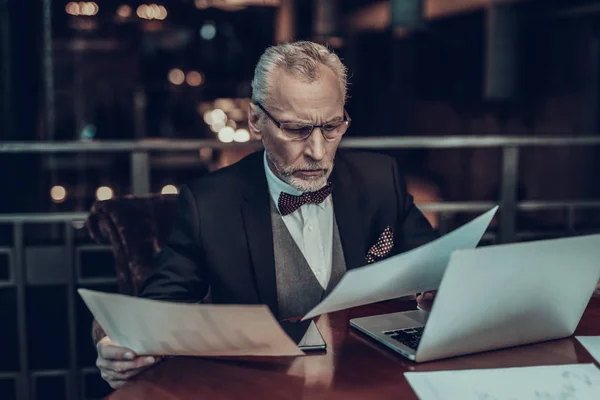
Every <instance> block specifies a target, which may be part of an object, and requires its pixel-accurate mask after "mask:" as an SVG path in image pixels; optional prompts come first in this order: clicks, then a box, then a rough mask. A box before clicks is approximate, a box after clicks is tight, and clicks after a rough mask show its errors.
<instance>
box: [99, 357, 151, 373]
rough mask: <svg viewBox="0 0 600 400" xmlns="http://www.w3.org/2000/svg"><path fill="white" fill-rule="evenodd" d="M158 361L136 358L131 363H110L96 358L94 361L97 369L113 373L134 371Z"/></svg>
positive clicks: (149, 358) (148, 358)
mask: <svg viewBox="0 0 600 400" xmlns="http://www.w3.org/2000/svg"><path fill="white" fill-rule="evenodd" d="M157 361H158V358H157V357H152V356H148V357H138V358H136V359H135V360H133V361H112V360H105V359H103V358H101V357H98V359H97V360H96V366H97V367H98V368H99V369H103V370H108V371H114V372H127V371H132V370H136V369H139V368H142V367H145V366H149V365H153V364H155V363H156V362H157Z"/></svg>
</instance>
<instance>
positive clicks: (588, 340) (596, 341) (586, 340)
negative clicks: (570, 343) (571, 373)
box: [575, 336, 600, 363]
mask: <svg viewBox="0 0 600 400" xmlns="http://www.w3.org/2000/svg"><path fill="white" fill-rule="evenodd" d="M575 339H577V340H579V342H580V343H581V344H582V345H583V347H585V349H586V350H587V351H588V352H589V353H590V354H591V355H592V357H594V359H595V360H596V361H597V362H598V363H600V336H575Z"/></svg>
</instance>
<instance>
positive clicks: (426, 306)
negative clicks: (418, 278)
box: [417, 290, 437, 312]
mask: <svg viewBox="0 0 600 400" xmlns="http://www.w3.org/2000/svg"><path fill="white" fill-rule="evenodd" d="M436 293H437V290H431V291H429V292H423V293H421V294H420V295H418V296H417V307H419V308H420V309H421V310H425V311H428V312H429V311H431V307H433V300H434V299H435V294H436Z"/></svg>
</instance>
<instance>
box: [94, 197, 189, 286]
mask: <svg viewBox="0 0 600 400" xmlns="http://www.w3.org/2000/svg"><path fill="white" fill-rule="evenodd" d="M176 201H177V195H148V196H142V197H134V196H126V197H121V198H115V199H111V200H105V201H97V202H96V203H94V205H93V206H92V209H91V211H90V214H89V216H88V220H87V228H88V232H89V234H90V236H91V237H92V238H93V239H94V240H95V241H96V242H97V243H100V244H110V246H111V248H112V251H113V254H114V256H115V260H116V265H115V270H116V271H115V272H116V274H117V281H118V286H119V291H120V292H121V293H124V294H128V295H134V296H135V295H137V294H138V293H139V289H140V285H141V284H142V282H143V281H144V279H145V278H146V277H147V276H148V275H149V274H150V272H151V271H152V269H153V264H154V257H155V256H156V254H157V253H158V251H159V250H160V248H161V247H162V246H163V245H164V243H165V240H166V238H167V235H168V234H169V231H170V229H171V223H172V219H173V214H174V212H175V205H176Z"/></svg>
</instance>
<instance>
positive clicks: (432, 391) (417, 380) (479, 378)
mask: <svg viewBox="0 0 600 400" xmlns="http://www.w3.org/2000/svg"><path fill="white" fill-rule="evenodd" d="M404 376H405V377H406V379H407V380H408V383H409V384H410V386H411V387H412V389H413V390H414V391H415V393H416V394H417V396H418V397H419V399H420V400H446V399H460V400H483V399H485V400H554V399H556V400H559V399H560V400H567V399H568V400H597V399H600V370H598V368H596V367H595V366H594V364H574V365H557V366H543V367H522V368H504V369H482V370H465V371H440V372H406V373H405V374H404Z"/></svg>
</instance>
